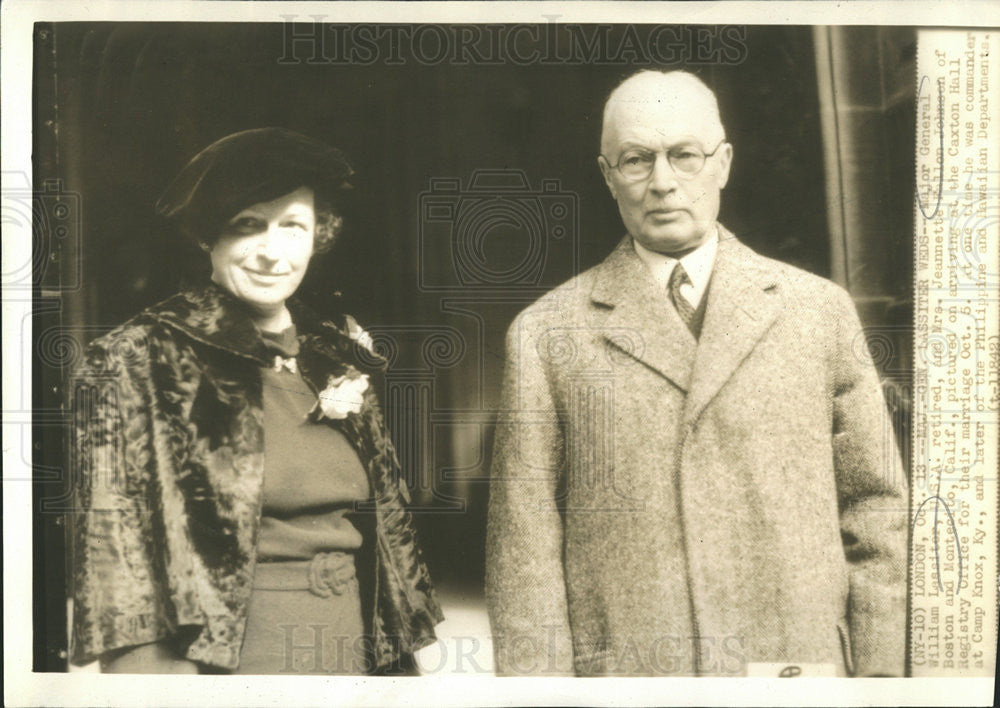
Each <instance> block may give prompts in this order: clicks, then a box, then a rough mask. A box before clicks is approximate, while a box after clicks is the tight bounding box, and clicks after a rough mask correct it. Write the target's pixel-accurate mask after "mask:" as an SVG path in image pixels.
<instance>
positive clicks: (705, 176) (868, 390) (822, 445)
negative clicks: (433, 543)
mask: <svg viewBox="0 0 1000 708" xmlns="http://www.w3.org/2000/svg"><path fill="white" fill-rule="evenodd" d="M732 159H733V147H732V146H731V145H730V144H729V143H727V142H726V139H725V131H724V129H723V126H722V123H721V120H720V118H719V113H718V107H717V104H716V100H715V96H714V95H713V94H712V92H711V91H710V90H709V89H708V88H707V87H706V86H705V85H704V84H703V83H702V82H701V81H700V80H699V79H697V78H696V77H695V76H693V75H691V74H688V73H685V72H671V73H659V72H653V71H643V72H640V73H638V74H636V75H634V76H632V77H630V78H629V79H627V80H626V81H624V82H623V83H622V84H621V85H620V86H619V87H618V88H617V89H615V91H614V92H613V93H612V94H611V96H610V98H609V99H608V102H607V104H606V106H605V111H604V124H603V132H602V137H601V155H600V157H599V158H598V163H599V165H600V168H601V171H602V172H603V174H604V179H605V181H606V183H607V186H608V189H609V190H610V191H611V196H612V197H613V198H614V199H615V200H616V201H617V203H618V207H619V210H620V212H621V217H622V221H623V222H624V224H625V228H626V230H627V231H628V235H627V236H625V238H623V239H622V241H621V242H620V243H619V245H618V247H617V248H616V249H615V250H614V251H613V252H612V253H611V255H610V256H608V258H607V259H606V260H605V261H604V262H603V263H601V264H600V265H598V266H596V267H594V268H592V269H590V270H588V271H586V272H584V273H582V274H581V275H579V276H577V277H576V278H574V279H572V280H570V281H569V282H567V283H565V284H563V285H562V286H560V287H558V288H556V289H555V290H554V291H552V292H551V293H549V294H547V295H546V296H544V297H543V298H541V299H540V300H539V301H538V302H536V303H535V304H533V305H532V306H530V307H529V308H527V309H526V310H525V311H524V312H522V313H521V314H520V315H519V316H518V317H517V318H516V320H515V321H514V323H513V325H512V326H511V328H510V331H509V333H508V340H507V357H508V361H507V370H506V375H505V381H504V396H503V403H502V409H501V411H500V417H499V423H498V430H497V441H496V454H495V457H494V468H493V480H492V485H491V497H490V516H489V528H488V540H487V543H488V549H487V602H488V606H489V610H490V618H491V623H492V627H493V632H494V636H495V641H496V657H497V658H496V661H497V669H498V671H499V672H500V673H502V674H578V675H601V674H615V675H621V674H624V675H664V674H666V675H705V674H715V675H720V674H721V675H748V674H749V675H761V674H763V675H775V676H777V675H797V674H803V675H809V674H819V675H842V676H844V675H866V676H870V675H901V674H902V670H903V657H904V646H903V644H904V636H905V627H904V622H905V575H906V573H905V568H906V523H905V514H906V498H905V480H904V476H903V471H902V468H901V464H900V461H899V457H898V453H897V451H896V448H895V444H894V442H893V440H892V433H891V429H890V428H889V426H888V424H887V420H886V418H887V415H886V411H885V407H884V403H883V399H882V395H881V390H880V387H879V381H878V376H877V374H876V372H875V370H874V368H873V367H872V365H871V362H870V360H864V359H863V358H862V357H861V356H859V355H858V354H857V352H858V347H857V345H856V342H857V341H858V337H860V336H861V325H860V323H859V321H858V318H857V315H856V312H855V310H854V306H853V304H852V302H851V300H850V298H849V297H848V295H847V294H846V293H845V292H844V291H843V290H842V289H840V288H839V287H838V286H836V285H834V284H833V283H830V282H828V281H826V280H823V279H821V278H818V277H816V276H812V275H809V274H807V273H805V272H803V271H800V270H798V269H796V268H793V267H791V266H788V265H785V264H782V263H779V262H776V261H772V260H770V259H767V258H764V257H762V256H759V255H757V254H756V253H754V252H753V251H751V250H750V249H749V248H747V247H746V246H744V245H742V244H741V243H740V242H739V241H738V240H737V239H736V238H735V237H734V236H733V235H732V234H730V233H729V232H728V231H727V230H726V229H725V228H724V227H723V226H722V225H720V224H718V223H717V222H716V217H717V216H718V211H719V198H720V192H721V190H722V189H723V188H724V187H725V185H726V181H727V179H728V176H729V169H730V165H731V163H732ZM860 341H861V342H862V344H863V341H864V340H863V339H861V340H860ZM861 349H862V351H863V349H864V348H863V347H862V348H861Z"/></svg>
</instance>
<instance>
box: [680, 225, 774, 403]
mask: <svg viewBox="0 0 1000 708" xmlns="http://www.w3.org/2000/svg"><path fill="white" fill-rule="evenodd" d="M775 276H776V274H775V272H774V270H773V268H771V267H769V266H768V264H767V262H766V261H764V260H763V259H762V258H760V256H758V255H757V254H756V253H754V252H753V251H752V250H750V249H749V248H747V247H746V246H744V245H743V244H741V243H740V242H739V241H737V240H736V238H735V237H734V236H733V235H732V234H731V233H729V232H728V231H726V230H725V229H724V228H722V227H721V226H720V227H719V250H718V252H717V254H716V257H715V265H714V267H713V269H712V280H711V284H710V285H709V289H708V295H707V297H708V303H707V305H706V309H705V322H704V325H703V327H702V331H701V338H700V339H699V340H698V350H697V355H696V357H695V363H694V367H693V371H692V373H691V380H690V389H689V391H688V399H687V403H686V404H685V412H684V419H685V422H692V421H695V420H697V418H698V416H699V415H700V414H701V412H702V411H703V410H704V409H705V406H707V405H708V403H709V402H710V401H711V400H712V398H714V397H715V395H716V394H717V393H718V392H719V389H721V388H722V386H723V384H725V382H726V381H727V380H728V379H729V378H730V377H731V376H732V375H733V373H734V372H735V370H736V368H737V367H738V366H739V365H740V363H741V362H742V361H743V360H744V359H745V358H746V357H747V355H748V354H749V353H750V352H751V351H753V348H754V347H755V346H756V345H757V342H758V341H760V338H761V337H763V336H764V333H765V332H766V331H767V330H768V329H769V328H770V327H771V325H772V324H773V323H774V320H775V318H776V317H777V316H778V312H779V298H778V295H777V292H778V291H777V284H778V281H777V278H776V277H775Z"/></svg>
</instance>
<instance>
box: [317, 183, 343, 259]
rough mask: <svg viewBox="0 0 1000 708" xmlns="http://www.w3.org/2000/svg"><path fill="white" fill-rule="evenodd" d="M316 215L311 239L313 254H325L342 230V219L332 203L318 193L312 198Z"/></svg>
mask: <svg viewBox="0 0 1000 708" xmlns="http://www.w3.org/2000/svg"><path fill="white" fill-rule="evenodd" d="M313 210H314V211H315V213H316V234H315V236H314V237H313V253H326V252H327V251H329V250H330V249H331V248H333V244H334V243H335V242H336V240H337V237H338V236H339V235H340V232H341V231H342V230H343V228H344V217H342V216H341V215H340V210H339V209H338V208H337V207H336V206H334V204H333V202H332V201H331V200H330V199H328V198H326V197H325V196H324V195H323V194H321V193H320V192H316V193H315V196H314V197H313Z"/></svg>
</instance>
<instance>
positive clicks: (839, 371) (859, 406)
mask: <svg viewBox="0 0 1000 708" xmlns="http://www.w3.org/2000/svg"><path fill="white" fill-rule="evenodd" d="M837 293H838V299H837V302H836V305H835V307H836V309H837V312H836V321H837V323H838V344H837V346H838V349H837V352H836V360H835V362H834V364H833V372H834V375H833V381H832V385H833V454H834V469H835V472H836V479H837V495H838V503H839V508H840V528H841V536H842V538H843V543H844V554H845V556H846V559H847V563H848V568H849V586H850V590H849V596H848V611H847V618H846V619H847V626H848V631H849V643H850V653H851V658H852V659H853V664H854V667H853V668H854V674H855V675H857V676H872V675H889V676H902V675H903V670H904V657H905V637H906V542H907V541H906V530H907V528H906V515H907V498H906V487H907V484H906V477H905V473H904V470H903V466H902V463H901V461H900V457H899V452H898V449H897V447H896V442H895V438H894V433H893V426H892V425H891V424H890V419H889V414H888V412H887V410H886V406H885V401H884V399H883V396H882V391H881V387H880V385H879V378H878V374H877V372H876V371H875V367H874V365H873V364H872V362H871V360H870V358H869V357H867V356H865V355H866V353H867V349H866V347H865V342H864V340H863V339H860V340H859V337H863V329H862V326H861V323H860V321H859V320H858V316H857V312H856V310H855V308H854V304H853V302H851V300H850V298H849V296H848V295H847V293H846V292H844V291H843V290H840V289H838V290H837Z"/></svg>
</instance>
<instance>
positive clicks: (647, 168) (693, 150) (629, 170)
mask: <svg viewBox="0 0 1000 708" xmlns="http://www.w3.org/2000/svg"><path fill="white" fill-rule="evenodd" d="M725 142H726V139H725V138H723V139H722V140H721V141H719V144H718V145H716V146H715V149H714V150H712V152H708V153H706V152H704V151H703V150H702V149H701V148H699V147H698V146H697V145H692V144H690V143H684V144H681V145H675V146H674V147H672V148H670V149H668V150H667V151H666V153H667V162H669V163H670V167H672V168H673V170H674V172H676V173H677V174H678V175H680V176H681V177H694V176H695V175H696V174H698V173H699V172H701V171H702V169H704V167H705V161H706V160H708V158H710V157H711V156H712V155H714V154H715V153H717V152H718V151H719V148H720V147H722V145H723V144H724V143H725ZM658 154H659V152H658V151H656V150H648V149H646V148H641V147H632V148H629V149H627V150H625V151H624V152H623V153H622V154H621V155H619V156H618V164H616V165H613V167H614V168H615V169H616V170H618V171H619V172H620V173H621V175H622V177H624V178H625V179H627V180H629V181H630V182H638V181H639V180H643V179H646V178H647V177H649V176H650V175H651V174H652V173H653V165H655V164H656V156H657V155H658ZM601 157H603V158H604V160H605V161H606V162H607V163H608V164H611V160H608V158H606V157H604V155H601Z"/></svg>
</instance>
